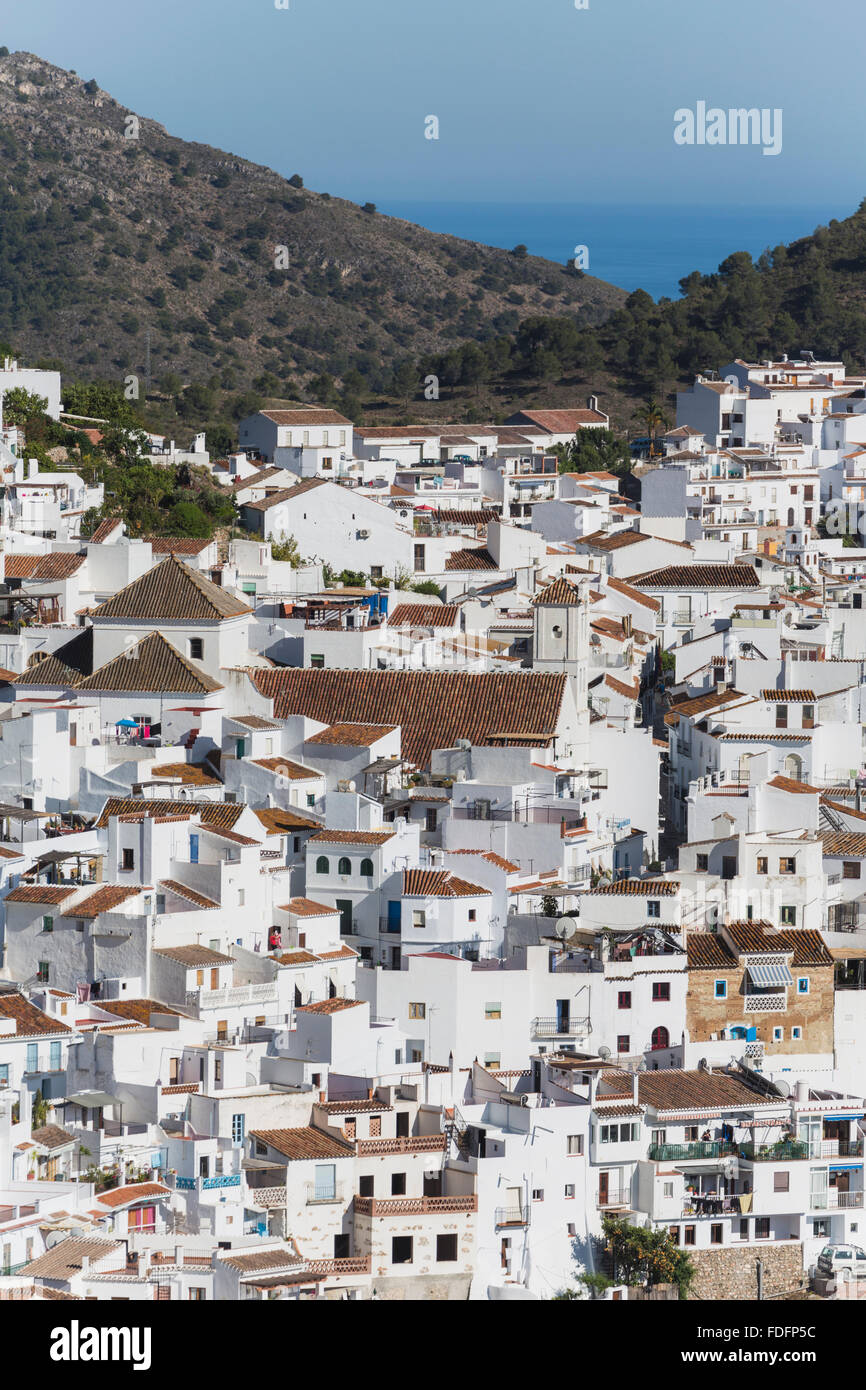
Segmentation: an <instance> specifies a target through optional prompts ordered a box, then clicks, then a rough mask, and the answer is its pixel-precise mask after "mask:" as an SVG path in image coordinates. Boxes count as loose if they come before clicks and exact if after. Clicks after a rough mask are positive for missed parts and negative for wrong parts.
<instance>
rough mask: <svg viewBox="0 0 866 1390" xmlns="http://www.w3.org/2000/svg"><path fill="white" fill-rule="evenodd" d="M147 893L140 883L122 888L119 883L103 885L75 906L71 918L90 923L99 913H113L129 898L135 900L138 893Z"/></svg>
mask: <svg viewBox="0 0 866 1390" xmlns="http://www.w3.org/2000/svg"><path fill="white" fill-rule="evenodd" d="M147 891H148V890H147V888H146V887H144V886H143V885H142V884H140V883H137V884H130V885H129V887H124V886H123V885H122V884H120V883H103V884H102V886H101V887H100V888H97V889H96V891H95V892H94V893H91V894H89V896H88V897H86V898H85V899H84V901H83V902H79V903H76V904H75V908H74V910H73V916H75V917H83V918H84V919H85V920H86V921H92V920H93V918H94V917H98V916H99V914H100V913H101V912H113V911H114V909H115V908H116V907H120V906H121V905H122V904H123V903H125V902H127V901H128V900H129V899H130V898H137V897H138V895H139V894H140V893H146V892H147Z"/></svg>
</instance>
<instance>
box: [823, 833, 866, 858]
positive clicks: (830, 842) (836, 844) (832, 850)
mask: <svg viewBox="0 0 866 1390" xmlns="http://www.w3.org/2000/svg"><path fill="white" fill-rule="evenodd" d="M818 839H819V840H820V841H821V845H822V848H823V853H824V857H825V859H826V858H836V857H845V856H849V855H850V857H851V858H852V859H864V858H866V834H863V833H862V832H861V831H854V830H847V831H824V832H823V833H822V834H820V835H819V836H818Z"/></svg>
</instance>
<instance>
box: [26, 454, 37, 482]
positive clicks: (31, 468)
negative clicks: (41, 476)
mask: <svg viewBox="0 0 866 1390" xmlns="http://www.w3.org/2000/svg"><path fill="white" fill-rule="evenodd" d="M38 472H39V460H38V459H28V460H27V476H28V478H35V476H36V474H37V473H38Z"/></svg>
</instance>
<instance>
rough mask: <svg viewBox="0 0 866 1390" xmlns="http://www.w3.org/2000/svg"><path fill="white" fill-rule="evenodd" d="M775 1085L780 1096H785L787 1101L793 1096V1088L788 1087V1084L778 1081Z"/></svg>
mask: <svg viewBox="0 0 866 1390" xmlns="http://www.w3.org/2000/svg"><path fill="white" fill-rule="evenodd" d="M775 1085H776V1090H777V1091H778V1092H779V1095H780V1096H783V1097H784V1098H785V1099H786V1100H787V1098H788V1096H789V1095H790V1094H791V1087H790V1086H789V1085H788V1082H787V1081H777V1082H776V1083H775Z"/></svg>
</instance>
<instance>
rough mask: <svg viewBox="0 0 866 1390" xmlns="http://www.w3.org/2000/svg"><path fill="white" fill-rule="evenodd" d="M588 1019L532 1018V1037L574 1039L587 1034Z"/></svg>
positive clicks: (588, 1027)
mask: <svg viewBox="0 0 866 1390" xmlns="http://www.w3.org/2000/svg"><path fill="white" fill-rule="evenodd" d="M589 1029H590V1023H589V1019H588V1018H534V1019H533V1020H532V1035H533V1037H535V1038H575V1037H577V1036H578V1035H581V1036H582V1035H584V1034H586V1033H588V1032H589Z"/></svg>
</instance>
